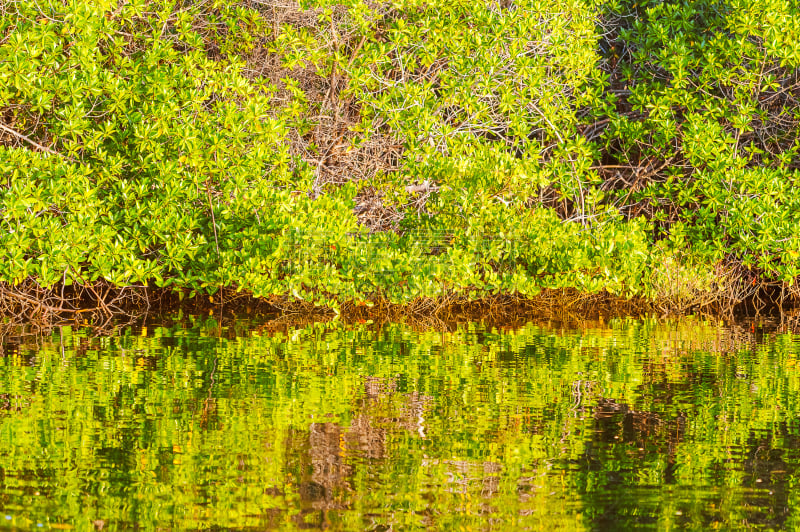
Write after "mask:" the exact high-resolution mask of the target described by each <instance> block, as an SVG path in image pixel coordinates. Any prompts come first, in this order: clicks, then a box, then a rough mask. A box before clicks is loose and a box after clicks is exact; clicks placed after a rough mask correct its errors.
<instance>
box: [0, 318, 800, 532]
mask: <svg viewBox="0 0 800 532" xmlns="http://www.w3.org/2000/svg"><path fill="white" fill-rule="evenodd" d="M799 351H800V337H798V336H795V335H793V334H792V333H791V332H789V331H787V330H784V329H776V328H770V327H769V326H768V325H766V326H760V325H758V324H755V323H752V322H748V323H734V324H730V323H722V322H717V321H714V320H704V319H700V318H683V319H679V320H673V321H658V320H647V319H632V318H617V319H606V320H599V319H598V320H593V321H574V320H570V321H555V320H552V319H549V320H545V319H542V320H539V321H534V322H531V323H528V324H525V325H518V326H514V327H498V326H490V325H486V324H481V323H463V324H448V325H445V324H442V326H441V327H433V328H431V327H429V328H420V327H413V326H410V325H403V324H396V323H394V324H393V323H389V324H383V325H381V326H378V325H375V324H370V323H364V324H351V325H343V324H340V323H336V322H333V323H311V324H304V325H291V324H287V323H284V322H282V321H280V320H278V321H267V320H261V321H259V320H254V319H226V320H222V319H215V318H211V317H197V316H195V317H183V316H180V317H179V316H171V317H169V316H168V317H165V318H160V319H158V320H150V319H148V320H147V321H145V322H143V323H139V324H137V325H133V326H124V327H120V328H118V329H116V330H114V331H113V332H111V333H105V334H97V333H96V331H93V330H92V329H90V328H88V327H85V328H81V327H62V328H57V329H54V330H53V331H51V332H49V333H47V334H46V335H44V336H42V335H17V336H7V337H6V338H5V339H4V340H3V341H2V350H1V351H0V354H1V355H2V357H0V529H6V530H41V529H45V530H54V529H55V530H64V529H74V530H85V531H94V530H104V531H109V530H134V529H135V530H198V529H201V530H211V529H213V530H265V529H266V530H272V529H277V530H298V529H326V530H375V531H378V530H383V531H386V530H431V529H434V530H435V529H439V530H478V529H480V530H485V529H492V530H550V531H552V530H609V529H619V530H624V529H626V528H628V529H637V530H639V529H644V530H668V529H675V528H681V529H691V530H709V529H726V530H729V529H757V530H771V529H784V528H786V529H796V528H798V527H800V501H799V500H798V499H799V498H800V486H799V484H800V481H798V479H800V368H798V352H799Z"/></svg>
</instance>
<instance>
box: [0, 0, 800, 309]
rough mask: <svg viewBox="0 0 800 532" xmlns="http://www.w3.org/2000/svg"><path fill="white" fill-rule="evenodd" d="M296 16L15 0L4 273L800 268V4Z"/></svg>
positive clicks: (658, 280) (343, 286)
mask: <svg viewBox="0 0 800 532" xmlns="http://www.w3.org/2000/svg"><path fill="white" fill-rule="evenodd" d="M280 9H281V10H282V11H281V12H280V13H278V11H277V10H278V8H277V7H276V8H275V9H268V8H266V7H265V6H260V5H258V4H255V6H254V7H245V6H243V5H241V4H239V3H237V2H235V1H234V0H216V1H215V2H204V3H189V2H180V1H177V0H159V1H149V0H148V1H144V0H133V1H130V2H125V3H116V2H82V1H73V2H69V3H67V4H66V5H63V4H57V5H52V6H51V5H48V6H47V7H46V8H45V7H42V6H40V4H38V3H36V2H33V1H29V0H21V1H20V2H15V3H13V4H10V5H8V6H6V7H5V11H3V12H2V14H1V15H0V39H2V40H0V117H2V119H1V120H0V125H1V126H2V127H0V171H2V175H3V176H4V182H3V183H2V184H0V227H2V229H3V230H2V231H0V246H2V249H3V250H5V256H4V259H5V260H3V261H0V284H2V286H5V287H9V290H11V291H10V292H9V291H8V290H6V292H4V293H16V294H17V295H18V296H20V297H25V294H24V290H22V288H20V287H22V286H23V285H24V284H25V283H31V282H34V283H35V284H36V285H37V286H39V287H44V288H45V289H49V290H56V289H57V288H58V287H63V286H80V287H93V288H96V287H104V286H105V287H122V286H131V285H135V286H150V287H154V288H161V289H169V290H178V291H180V292H181V293H183V292H184V291H188V292H190V293H192V294H198V293H207V294H213V293H215V292H216V290H218V289H220V288H223V287H226V288H235V289H237V290H241V291H245V292H247V293H250V294H252V295H254V296H256V297H263V298H272V299H273V300H278V299H285V298H289V299H302V300H307V301H311V302H313V303H315V304H322V305H327V306H333V307H336V306H337V305H338V304H340V303H341V302H342V301H345V300H352V301H356V302H363V301H368V300H372V299H375V298H377V297H384V298H386V299H388V300H389V301H392V302H395V303H407V302H410V301H412V300H414V299H416V298H439V297H445V296H451V295H454V294H456V295H458V296H459V297H467V298H480V297H486V296H487V295H491V294H499V293H502V294H516V295H520V296H533V295H536V294H537V293H539V291H541V290H542V289H550V288H555V289H559V288H574V289H578V290H580V291H584V292H597V291H601V290H605V291H608V292H611V293H614V294H621V295H627V296H632V295H641V296H646V297H649V298H658V297H659V296H660V297H662V298H665V299H667V300H670V301H677V300H680V302H677V303H676V304H677V305H678V306H682V305H684V304H685V303H686V302H687V301H689V302H691V301H702V300H703V298H706V299H708V298H707V297H706V296H704V295H703V294H706V293H710V292H709V291H716V293H717V295H715V296H714V299H718V294H719V291H720V290H722V291H724V290H729V291H730V290H734V289H735V290H734V292H735V293H733V292H732V293H731V294H730V299H732V300H740V299H742V298H744V297H749V296H750V295H752V294H753V293H754V290H755V289H757V288H759V287H762V286H767V285H773V286H782V287H784V288H786V287H789V288H792V287H793V286H794V280H795V279H796V278H797V277H798V275H800V271H799V270H798V267H797V261H796V258H797V257H798V255H800V237H798V236H797V235H798V229H800V227H798V223H800V222H798V220H800V216H798V214H800V213H798V209H800V204H798V200H796V199H795V198H794V195H793V194H792V189H793V188H794V185H795V183H796V180H797V172H796V166H795V165H796V158H797V154H798V150H800V147H799V146H800V145H798V143H797V141H796V138H797V134H798V125H799V124H800V117H799V116H798V115H797V111H796V109H797V106H796V105H795V104H796V100H795V98H796V97H797V96H800V92H799V91H798V88H799V87H800V85H798V81H797V80H798V77H797V67H798V62H800V55H798V51H797V47H796V46H794V44H793V43H796V42H798V38H799V37H800V13H798V10H797V8H795V7H793V6H792V5H790V4H787V3H785V2H778V1H771V2H758V3H756V2H755V1H754V0H702V1H697V2H690V3H685V2H675V1H666V0H665V1H645V2H641V1H640V2H637V3H633V2H630V1H628V0H607V1H590V0H569V1H563V0H558V1H557V0H546V1H544V2H542V1H533V0H520V1H518V2H513V3H476V2H474V1H473V0H460V1H458V2H444V3H443V2H438V1H434V2H428V3H420V2H418V1H416V0H401V1H399V2H394V3H377V4H376V3H365V2H363V1H362V0H347V1H346V2H342V3H339V4H334V3H331V2H329V1H327V0H309V1H308V2H307V3H306V5H304V6H302V7H301V6H293V7H286V6H284V7H281V8H280ZM674 272H680V273H679V274H676V275H673V273H674ZM721 272H724V274H723V273H721ZM676 279H677V281H676ZM676 282H677V283H679V284H681V286H674V285H670V283H673V284H674V283H676ZM665 283H666V284H665ZM725 283H727V284H725ZM723 284H724V287H723V286H722V285H723ZM668 285H669V286H668ZM15 287H16V288H15ZM15 290H16V291H15Z"/></svg>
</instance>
